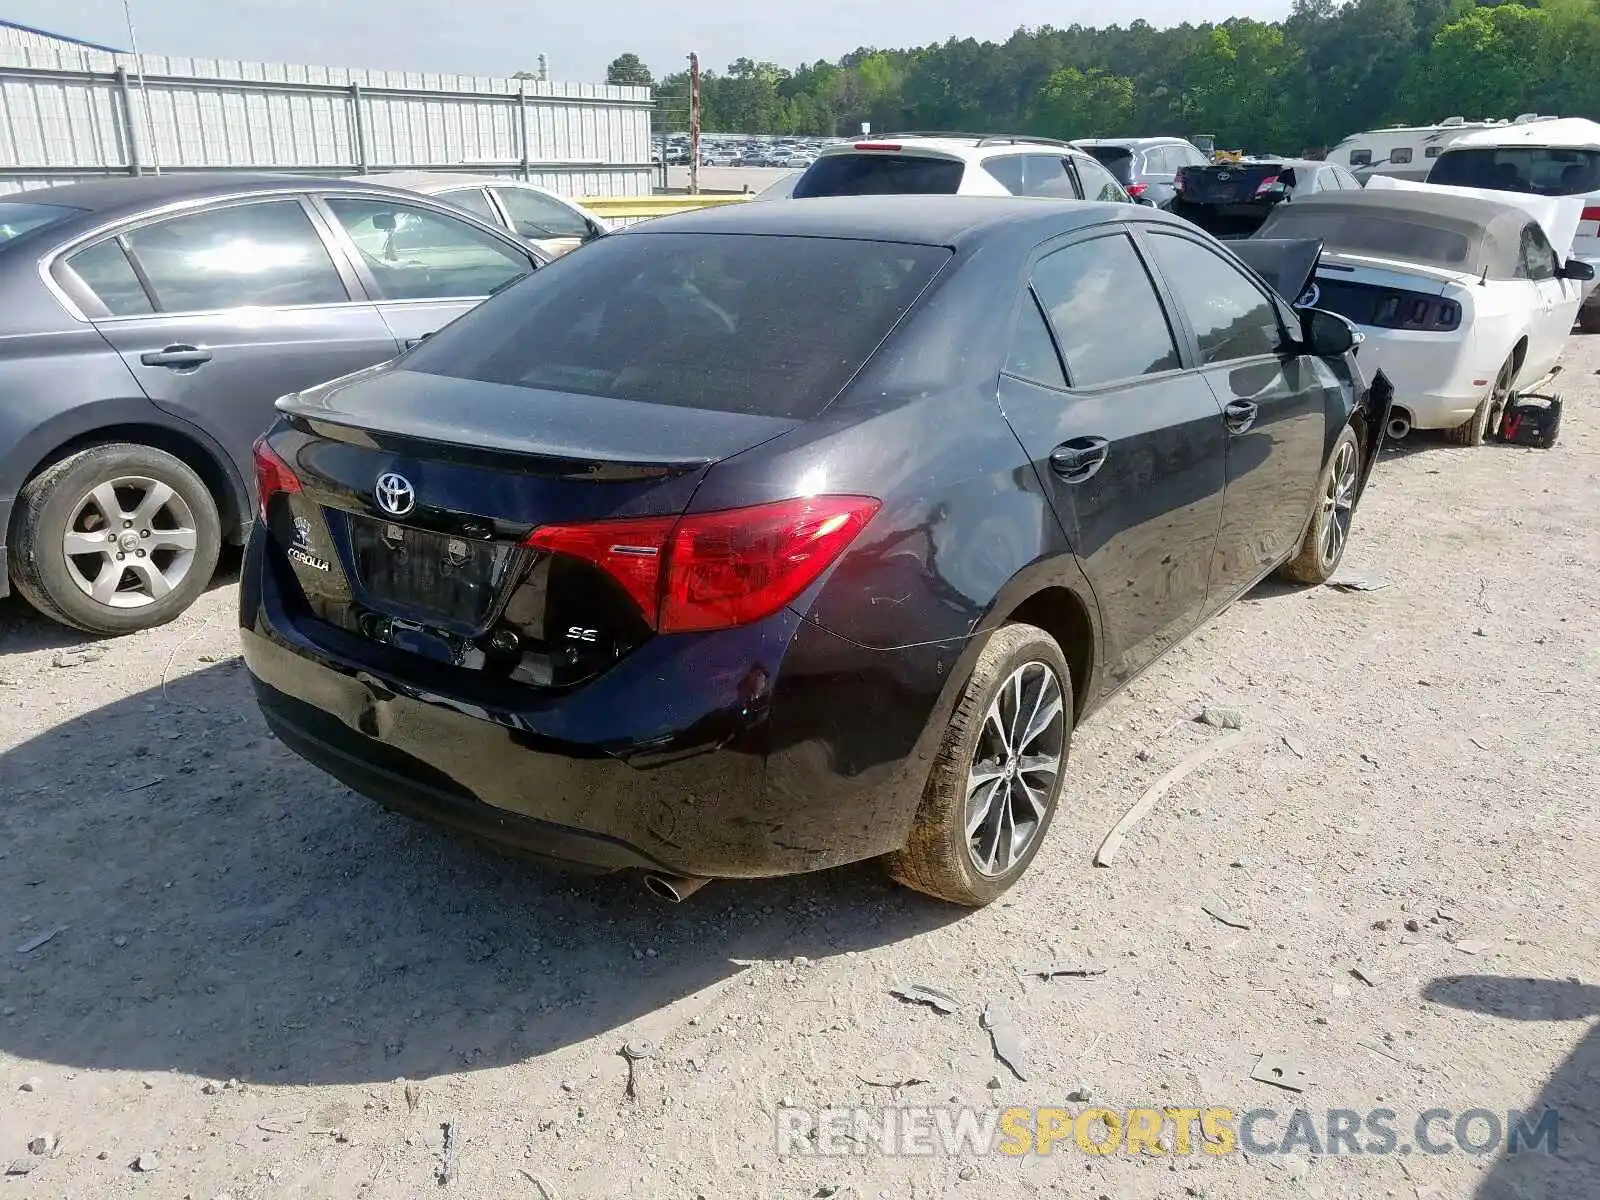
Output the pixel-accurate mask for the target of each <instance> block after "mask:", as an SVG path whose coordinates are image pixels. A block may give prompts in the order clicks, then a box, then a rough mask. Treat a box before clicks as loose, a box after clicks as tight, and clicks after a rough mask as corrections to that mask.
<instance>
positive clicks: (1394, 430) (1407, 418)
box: [1389, 409, 1411, 442]
mask: <svg viewBox="0 0 1600 1200" xmlns="http://www.w3.org/2000/svg"><path fill="white" fill-rule="evenodd" d="M1410 434H1411V414H1410V413H1408V412H1406V411H1405V410H1404V409H1395V410H1394V411H1392V412H1391V413H1390V414H1389V439H1390V440H1391V441H1395V442H1401V441H1404V440H1405V439H1406V438H1407V437H1408V436H1410Z"/></svg>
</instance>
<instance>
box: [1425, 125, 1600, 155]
mask: <svg viewBox="0 0 1600 1200" xmlns="http://www.w3.org/2000/svg"><path fill="white" fill-rule="evenodd" d="M1496 146H1505V147H1508V148H1510V147H1515V146H1528V147H1543V148H1549V149H1554V150H1585V149H1588V150H1600V123H1596V122H1594V121H1590V120H1588V119H1587V118H1585V117H1563V118H1561V119H1559V120H1554V121H1527V122H1524V123H1523V124H1521V125H1516V124H1512V125H1496V126H1495V127H1494V128H1493V129H1480V130H1478V131H1477V132H1476V133H1469V134H1465V135H1464V136H1462V137H1458V138H1457V139H1456V140H1455V141H1453V142H1451V143H1450V144H1449V145H1448V146H1446V147H1445V151H1444V152H1445V153H1446V154H1449V153H1450V152H1451V151H1452V150H1473V149H1477V150H1483V149H1489V148H1493V147H1496Z"/></svg>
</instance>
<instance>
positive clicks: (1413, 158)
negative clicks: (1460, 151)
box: [1328, 113, 1555, 180]
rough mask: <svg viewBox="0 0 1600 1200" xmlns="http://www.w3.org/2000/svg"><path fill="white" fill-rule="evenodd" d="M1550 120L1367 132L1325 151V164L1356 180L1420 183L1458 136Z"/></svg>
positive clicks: (1450, 122)
mask: <svg viewBox="0 0 1600 1200" xmlns="http://www.w3.org/2000/svg"><path fill="white" fill-rule="evenodd" d="M1553 120H1555V118H1554V117H1541V116H1538V115H1537V114H1535V113H1524V114H1523V115H1522V116H1520V117H1518V118H1517V119H1516V120H1515V121H1504V120H1501V121H1469V120H1467V119H1466V118H1465V117H1447V118H1446V119H1445V120H1443V121H1440V122H1439V123H1438V124H1437V125H1397V126H1395V127H1393V128H1392V129H1369V130H1367V131H1366V132H1365V133H1354V134H1351V135H1350V136H1349V137H1347V138H1345V139H1344V141H1342V142H1340V143H1339V144H1338V145H1337V146H1335V147H1334V148H1333V149H1332V150H1330V151H1329V152H1328V161H1329V162H1335V163H1338V164H1339V165H1340V166H1342V167H1349V168H1350V170H1351V171H1352V172H1353V173H1354V174H1355V176H1356V177H1357V178H1358V179H1363V180H1364V179H1366V178H1367V177H1368V176H1370V175H1388V176H1391V177H1393V178H1395V179H1415V180H1423V179H1426V178H1427V177H1428V172H1429V170H1431V169H1432V167H1433V161H1434V159H1436V158H1438V157H1439V155H1441V154H1443V153H1444V148H1445V147H1446V146H1448V145H1449V144H1450V143H1451V142H1453V141H1455V140H1456V139H1457V138H1459V137H1465V136H1466V135H1467V134H1469V133H1477V132H1478V131H1479V130H1483V129H1496V128H1501V127H1504V126H1510V125H1528V124H1532V123H1534V122H1536V121H1553Z"/></svg>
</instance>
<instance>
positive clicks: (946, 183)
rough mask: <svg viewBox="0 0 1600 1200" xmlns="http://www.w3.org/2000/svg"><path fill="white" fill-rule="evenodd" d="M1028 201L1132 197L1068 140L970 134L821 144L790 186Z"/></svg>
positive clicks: (810, 193) (806, 194)
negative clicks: (1021, 198) (814, 157)
mask: <svg viewBox="0 0 1600 1200" xmlns="http://www.w3.org/2000/svg"><path fill="white" fill-rule="evenodd" d="M876 195H945V196H956V195H960V196H1036V197H1043V198H1047V199H1055V200H1114V201H1120V202H1122V203H1124V204H1127V203H1131V202H1132V198H1131V197H1130V196H1129V195H1128V193H1127V192H1126V191H1125V190H1124V189H1123V186H1122V185H1121V184H1120V183H1118V182H1117V181H1116V179H1115V177H1113V176H1112V174H1111V172H1109V171H1107V170H1106V169H1105V167H1103V166H1101V165H1100V163H1099V162H1098V161H1096V160H1095V159H1094V158H1093V157H1092V156H1091V155H1088V154H1085V153H1084V152H1083V151H1082V150H1079V149H1077V148H1076V147H1075V146H1073V145H1071V144H1070V143H1068V142H1058V141H1054V140H1052V139H1050V138H1031V137H1011V136H1006V135H1002V136H993V137H984V136H980V135H978V134H972V135H970V136H968V135H963V134H930V135H923V134H914V133H913V134H888V135H886V136H885V137H882V138H879V139H877V140H874V141H859V142H843V143H840V144H839V145H836V146H829V147H826V148H825V149H824V150H823V151H822V152H821V153H820V154H818V155H817V161H816V162H814V163H812V164H811V166H809V167H807V168H806V171H805V174H804V175H802V176H801V177H800V180H799V182H798V183H796V184H795V188H794V198H795V199H797V200H801V199H809V198H812V197H817V196H876Z"/></svg>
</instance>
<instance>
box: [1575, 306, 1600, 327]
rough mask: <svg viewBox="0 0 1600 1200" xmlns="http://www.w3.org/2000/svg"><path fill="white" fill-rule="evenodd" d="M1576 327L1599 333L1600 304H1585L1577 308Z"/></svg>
mask: <svg viewBox="0 0 1600 1200" xmlns="http://www.w3.org/2000/svg"><path fill="white" fill-rule="evenodd" d="M1578 328H1579V329H1581V330H1583V331H1584V332H1585V333H1600V304H1585V305H1584V306H1583V307H1582V308H1580V309H1579V310H1578Z"/></svg>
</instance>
